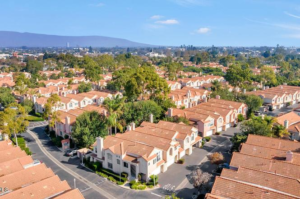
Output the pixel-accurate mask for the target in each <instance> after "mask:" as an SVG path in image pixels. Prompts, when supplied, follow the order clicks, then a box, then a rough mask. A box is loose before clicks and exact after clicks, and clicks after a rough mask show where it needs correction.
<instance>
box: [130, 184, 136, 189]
mask: <svg viewBox="0 0 300 199" xmlns="http://www.w3.org/2000/svg"><path fill="white" fill-rule="evenodd" d="M130 188H131V189H137V188H138V185H137V184H134V185H132V186H131V187H130Z"/></svg>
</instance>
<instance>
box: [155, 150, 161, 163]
mask: <svg viewBox="0 0 300 199" xmlns="http://www.w3.org/2000/svg"><path fill="white" fill-rule="evenodd" d="M156 159H157V162H158V161H160V152H158V153H157V157H156Z"/></svg>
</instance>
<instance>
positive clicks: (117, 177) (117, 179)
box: [97, 163, 127, 182]
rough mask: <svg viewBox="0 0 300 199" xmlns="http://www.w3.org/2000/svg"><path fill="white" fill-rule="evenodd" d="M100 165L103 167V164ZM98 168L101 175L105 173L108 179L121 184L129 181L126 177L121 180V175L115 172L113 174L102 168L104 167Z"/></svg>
mask: <svg viewBox="0 0 300 199" xmlns="http://www.w3.org/2000/svg"><path fill="white" fill-rule="evenodd" d="M100 165H101V163H100ZM97 168H98V171H99V172H100V173H103V174H105V175H107V176H108V177H112V178H114V179H115V180H116V182H119V181H121V182H126V181H127V179H126V178H124V177H121V178H120V175H119V174H117V173H114V172H112V171H111V170H108V169H104V168H102V165H101V166H99V167H97Z"/></svg>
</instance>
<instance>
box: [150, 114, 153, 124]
mask: <svg viewBox="0 0 300 199" xmlns="http://www.w3.org/2000/svg"><path fill="white" fill-rule="evenodd" d="M149 122H151V123H153V114H152V113H151V114H150V118H149Z"/></svg>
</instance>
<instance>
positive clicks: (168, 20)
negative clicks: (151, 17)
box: [155, 19, 179, 25]
mask: <svg viewBox="0 0 300 199" xmlns="http://www.w3.org/2000/svg"><path fill="white" fill-rule="evenodd" d="M155 23H159V24H166V25H173V24H179V21H177V20H176V19H167V20H164V21H156V22H155Z"/></svg>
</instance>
